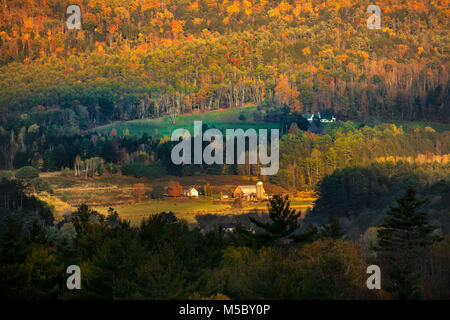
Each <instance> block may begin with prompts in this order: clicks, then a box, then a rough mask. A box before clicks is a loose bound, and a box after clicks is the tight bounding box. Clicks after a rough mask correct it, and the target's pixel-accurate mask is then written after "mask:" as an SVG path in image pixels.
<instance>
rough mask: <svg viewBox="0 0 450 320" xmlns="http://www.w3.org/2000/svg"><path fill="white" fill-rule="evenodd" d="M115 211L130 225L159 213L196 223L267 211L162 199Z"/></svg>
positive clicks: (299, 205) (261, 205)
mask: <svg viewBox="0 0 450 320" xmlns="http://www.w3.org/2000/svg"><path fill="white" fill-rule="evenodd" d="M312 205H313V201H311V200H305V201H292V202H291V207H292V208H295V209H296V210H300V211H301V212H302V213H304V212H305V211H306V208H308V207H312ZM108 208H109V207H96V208H95V210H97V211H98V212H100V213H102V214H107V212H108ZM114 209H115V210H117V212H118V213H119V214H120V216H121V217H122V218H123V219H125V220H128V221H130V223H131V224H132V225H136V224H139V222H140V221H141V220H142V219H143V218H145V217H148V216H150V215H152V214H156V213H159V212H163V211H166V212H169V211H171V212H173V213H175V215H176V216H177V217H178V218H180V219H183V220H186V221H187V222H188V223H190V224H193V223H196V220H195V217H196V216H197V215H202V214H216V215H228V214H230V213H234V214H242V213H246V212H249V211H251V210H255V209H257V210H267V202H248V203H245V202H244V206H243V208H241V209H235V208H233V207H232V202H231V201H217V200H209V199H164V200H152V201H149V202H145V203H137V204H133V205H125V206H116V207H114Z"/></svg>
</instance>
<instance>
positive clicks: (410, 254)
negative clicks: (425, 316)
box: [375, 187, 440, 299]
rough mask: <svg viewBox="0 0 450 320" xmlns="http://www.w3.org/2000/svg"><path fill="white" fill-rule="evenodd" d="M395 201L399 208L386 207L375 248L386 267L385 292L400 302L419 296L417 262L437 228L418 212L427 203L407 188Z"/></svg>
mask: <svg viewBox="0 0 450 320" xmlns="http://www.w3.org/2000/svg"><path fill="white" fill-rule="evenodd" d="M396 201H397V203H398V206H397V207H393V206H390V207H389V210H388V212H387V215H388V217H386V219H385V221H384V224H383V225H381V226H380V228H379V229H378V231H377V235H378V240H379V241H378V246H377V247H376V248H375V249H376V250H377V251H378V252H379V253H380V255H381V258H382V260H383V261H385V262H386V264H387V269H388V275H389V278H390V284H389V286H388V287H387V290H388V291H390V292H392V293H393V294H394V295H395V296H396V297H397V298H399V299H415V298H419V297H420V293H419V288H418V286H417V281H418V275H417V272H416V269H417V266H416V261H418V257H419V255H420V254H421V252H423V249H424V248H425V247H426V246H428V245H430V244H432V243H433V242H435V241H438V240H439V239H440V237H439V236H436V235H433V232H434V230H436V229H437V226H433V225H429V224H428V215H427V214H426V213H425V212H421V211H418V210H419V208H420V207H421V206H423V205H424V204H425V203H426V202H427V200H426V199H424V200H419V199H417V197H416V190H415V189H414V188H412V187H409V188H408V189H407V190H406V194H405V195H404V196H403V197H396Z"/></svg>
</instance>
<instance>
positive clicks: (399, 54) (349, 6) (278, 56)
mask: <svg viewBox="0 0 450 320" xmlns="http://www.w3.org/2000/svg"><path fill="white" fill-rule="evenodd" d="M69 4H72V3H69V1H63V0H48V1H47V0H26V1H17V0H15V1H8V0H3V1H2V2H1V6H0V17H1V19H0V63H1V64H2V66H1V67H0V110H1V115H0V117H1V119H2V123H3V124H2V126H6V127H8V126H10V125H13V124H14V123H15V121H10V120H17V119H23V118H24V117H25V118H32V119H33V118H34V117H35V116H37V115H39V117H40V119H47V120H48V121H49V122H51V123H58V124H62V123H64V126H66V128H67V129H68V128H70V129H68V130H75V131H78V130H80V128H81V129H86V128H88V127H92V126H95V125H96V124H99V123H107V122H109V121H111V120H119V119H120V120H128V119H136V118H147V117H157V116H159V115H161V114H163V113H166V112H173V113H183V112H190V111H192V110H197V109H202V110H205V109H215V108H218V107H240V106H242V105H243V104H245V103H253V104H259V103H260V102H261V101H263V100H264V99H266V100H268V101H270V103H274V104H277V105H280V106H282V105H287V106H288V107H289V108H291V109H292V110H298V111H300V112H315V111H320V110H325V109H329V108H332V109H333V110H334V112H335V113H336V114H337V115H338V117H340V118H341V119H346V118H347V119H365V118H368V117H377V118H382V119H399V120H406V119H410V120H411V119H414V120H421V119H427V120H436V121H444V122H446V121H448V114H449V105H448V100H449V99H448V28H447V26H448V24H447V21H448V10H446V8H447V7H446V1H399V0H380V1H377V5H379V6H380V8H381V12H382V16H381V23H382V28H381V29H379V30H370V29H368V28H367V26H366V19H367V17H368V14H366V8H367V6H368V5H369V4H371V3H369V1H348V0H337V1H335V0H333V1H323V0H311V1H300V0H291V1H288V0H283V1H280V0H277V1H267V0H242V1H241V0H234V1H230V0H198V1H184V0H136V1H131V0H120V1H116V0H83V1H79V3H78V4H79V5H80V7H81V12H82V29H81V30H68V29H67V27H66V23H65V22H66V19H67V18H68V15H67V14H66V8H67V7H68V5H69ZM6 120H9V123H8V124H6ZM7 129H9V128H7Z"/></svg>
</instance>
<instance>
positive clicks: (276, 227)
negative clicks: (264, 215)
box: [238, 195, 301, 244]
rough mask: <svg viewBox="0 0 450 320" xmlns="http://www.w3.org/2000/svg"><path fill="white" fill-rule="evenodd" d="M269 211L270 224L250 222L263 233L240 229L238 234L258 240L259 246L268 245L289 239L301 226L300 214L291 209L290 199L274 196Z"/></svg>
mask: <svg viewBox="0 0 450 320" xmlns="http://www.w3.org/2000/svg"><path fill="white" fill-rule="evenodd" d="M267 207H268V209H269V217H270V220H271V221H270V222H261V221H259V220H257V219H255V218H252V217H250V218H249V219H250V221H251V222H252V223H254V224H255V225H256V226H257V227H259V228H261V229H263V230H264V231H263V232H259V233H254V234H253V233H251V232H250V231H248V230H245V229H243V228H238V232H239V233H240V234H241V235H243V236H244V237H245V238H247V239H252V240H256V242H257V243H258V244H267V243H270V242H274V241H276V240H280V239H282V238H287V237H289V236H290V235H291V234H292V233H294V232H295V231H296V230H297V229H298V228H299V226H300V221H299V218H300V214H301V212H296V210H295V209H291V208H290V201H289V197H288V196H285V197H282V196H280V195H274V196H273V197H272V199H270V200H269V204H268V205H267Z"/></svg>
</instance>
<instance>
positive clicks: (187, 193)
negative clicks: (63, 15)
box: [184, 187, 198, 197]
mask: <svg viewBox="0 0 450 320" xmlns="http://www.w3.org/2000/svg"><path fill="white" fill-rule="evenodd" d="M184 196H185V197H198V191H197V189H195V188H193V187H191V188H189V189H187V190H186V191H184Z"/></svg>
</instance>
